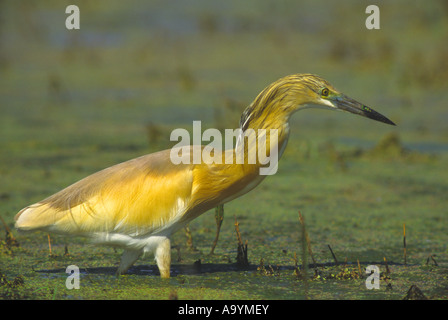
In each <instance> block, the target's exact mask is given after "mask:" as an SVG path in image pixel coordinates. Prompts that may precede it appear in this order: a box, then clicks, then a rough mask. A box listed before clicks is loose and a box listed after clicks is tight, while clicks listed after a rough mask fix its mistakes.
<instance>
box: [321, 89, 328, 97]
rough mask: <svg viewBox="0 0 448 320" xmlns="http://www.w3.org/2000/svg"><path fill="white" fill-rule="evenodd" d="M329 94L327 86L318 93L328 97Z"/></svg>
mask: <svg viewBox="0 0 448 320" xmlns="http://www.w3.org/2000/svg"><path fill="white" fill-rule="evenodd" d="M329 94H330V90H328V89H327V88H323V89H322V91H321V93H320V95H321V96H322V97H328V95H329Z"/></svg>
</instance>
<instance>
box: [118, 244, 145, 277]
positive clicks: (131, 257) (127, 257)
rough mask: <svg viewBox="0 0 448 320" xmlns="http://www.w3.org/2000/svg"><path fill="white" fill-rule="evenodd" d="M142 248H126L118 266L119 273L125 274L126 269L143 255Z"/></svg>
mask: <svg viewBox="0 0 448 320" xmlns="http://www.w3.org/2000/svg"><path fill="white" fill-rule="evenodd" d="M142 253H143V251H142V250H131V249H125V250H124V252H123V255H122V256H121V261H120V265H119V266H118V270H117V275H118V276H119V275H122V274H125V273H126V271H128V269H129V268H130V267H131V266H132V265H133V264H134V263H135V261H137V259H138V258H139V257H140V256H141V255H142Z"/></svg>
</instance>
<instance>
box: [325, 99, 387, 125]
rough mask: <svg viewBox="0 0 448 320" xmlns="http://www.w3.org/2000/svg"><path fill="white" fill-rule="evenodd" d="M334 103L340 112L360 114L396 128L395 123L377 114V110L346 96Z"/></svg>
mask: <svg viewBox="0 0 448 320" xmlns="http://www.w3.org/2000/svg"><path fill="white" fill-rule="evenodd" d="M333 102H334V104H335V106H336V107H337V108H338V109H340V110H343V111H347V112H350V113H354V114H359V115H360V116H363V117H366V118H369V119H372V120H376V121H380V122H384V123H387V124H390V125H393V126H395V123H393V122H392V121H390V120H389V119H388V118H386V117H385V116H383V115H382V114H381V113H378V112H376V111H375V110H373V109H371V108H369V107H367V106H365V105H363V104H362V103H359V102H358V101H356V100H353V99H352V98H350V97H347V96H346V95H341V96H339V97H337V98H336V99H335V100H333Z"/></svg>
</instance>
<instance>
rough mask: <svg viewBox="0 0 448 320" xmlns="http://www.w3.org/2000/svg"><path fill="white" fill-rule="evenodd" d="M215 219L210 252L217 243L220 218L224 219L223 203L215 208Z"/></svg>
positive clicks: (220, 223)
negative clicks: (213, 236)
mask: <svg viewBox="0 0 448 320" xmlns="http://www.w3.org/2000/svg"><path fill="white" fill-rule="evenodd" d="M215 220H216V236H215V240H214V241H213V244H212V249H211V250H210V254H213V253H214V252H215V247H216V245H217V244H218V239H219V232H220V230H221V225H222V220H224V205H223V204H220V205H219V206H217V207H216V208H215Z"/></svg>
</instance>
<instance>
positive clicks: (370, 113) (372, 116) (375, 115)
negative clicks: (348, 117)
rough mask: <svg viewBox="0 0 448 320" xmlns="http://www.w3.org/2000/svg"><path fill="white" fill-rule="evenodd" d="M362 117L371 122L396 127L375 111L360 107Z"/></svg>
mask: <svg viewBox="0 0 448 320" xmlns="http://www.w3.org/2000/svg"><path fill="white" fill-rule="evenodd" d="M362 115H363V116H365V117H367V118H369V119H372V120H376V121H379V122H383V123H387V124H390V125H392V126H396V124H395V123H394V122H392V121H391V120H389V119H388V118H386V117H385V116H383V115H382V114H381V113H379V112H376V111H375V110H373V109H371V108H369V107H367V106H362Z"/></svg>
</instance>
